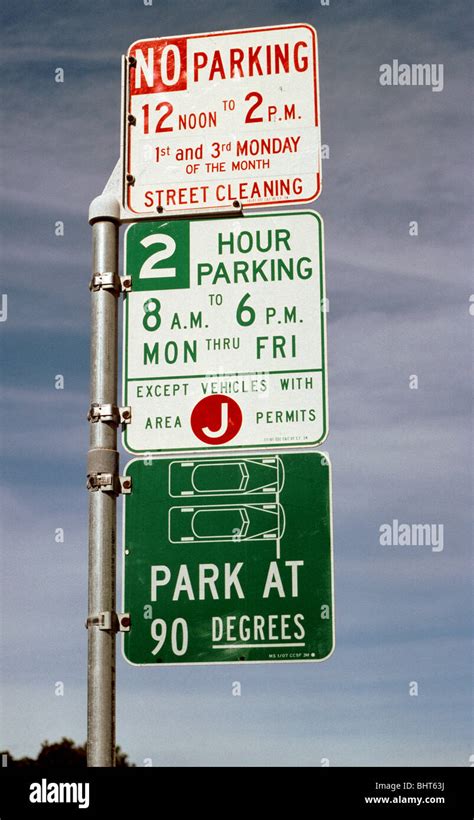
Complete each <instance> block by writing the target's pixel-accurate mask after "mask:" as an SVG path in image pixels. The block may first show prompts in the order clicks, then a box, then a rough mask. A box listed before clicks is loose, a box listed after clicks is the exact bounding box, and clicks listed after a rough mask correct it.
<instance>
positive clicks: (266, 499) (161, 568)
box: [123, 452, 334, 666]
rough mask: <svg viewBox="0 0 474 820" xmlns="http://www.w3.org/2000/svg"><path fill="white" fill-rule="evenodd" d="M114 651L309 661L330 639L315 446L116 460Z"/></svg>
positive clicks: (321, 461)
mask: <svg viewBox="0 0 474 820" xmlns="http://www.w3.org/2000/svg"><path fill="white" fill-rule="evenodd" d="M126 475H127V476H129V477H130V478H131V485H132V491H131V494H130V495H126V496H125V522H124V556H123V560H124V601H123V608H124V611H125V612H126V613H127V614H128V615H129V618H130V630H129V631H128V632H125V633H124V643H123V648H124V654H125V658H126V659H127V660H128V661H129V662H130V663H133V664H137V665H152V666H153V665H156V664H181V663H185V664H190V663H192V664H195V663H205V664H208V663H228V662H239V661H247V662H263V661H267V662H271V661H273V662H279V661H284V662H288V661H293V662H294V661H320V660H323V659H325V658H327V657H328V656H329V655H330V654H331V652H332V650H333V646H334V613H333V606H334V604H333V569H332V544H331V484H330V465H329V462H328V459H327V456H326V455H325V454H324V453H318V452H311V453H293V454H288V453H284V454H280V455H269V456H264V455H242V456H238V457H236V456H233V457H229V456H220V457H212V458H209V457H208V458H204V459H203V458H189V459H186V458H184V459H183V458H179V459H162V458H159V459H151V458H150V459H148V460H146V459H136V460H134V461H131V462H130V463H129V464H128V466H127V468H126Z"/></svg>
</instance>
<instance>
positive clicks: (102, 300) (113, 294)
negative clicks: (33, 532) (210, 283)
mask: <svg viewBox="0 0 474 820" xmlns="http://www.w3.org/2000/svg"><path fill="white" fill-rule="evenodd" d="M119 219H120V211H119V204H118V202H117V200H115V199H114V198H113V197H110V196H101V197H98V198H97V199H95V200H94V201H93V202H92V204H91V209H90V212H89V221H90V222H91V224H92V237H93V250H92V265H93V268H92V274H93V275H92V281H91V285H90V288H91V297H92V298H91V324H92V329H91V377H90V390H91V409H90V412H89V421H90V449H89V456H88V471H87V472H88V485H87V486H88V489H89V491H90V492H89V569H88V586H89V596H88V598H89V601H88V612H89V614H88V618H87V629H88V674H87V683H88V687H87V688H88V702H87V765H88V766H104V767H105V766H107V767H109V766H114V765H115V635H116V632H117V615H116V612H115V585H116V579H115V563H116V557H115V554H116V501H117V493H118V492H120V479H119V475H118V472H119V470H118V463H119V455H118V452H117V426H118V423H119V411H118V408H117V355H118V354H117V347H118V339H117V316H118V304H117V303H118V295H119V292H120V279H119V276H118V234H119Z"/></svg>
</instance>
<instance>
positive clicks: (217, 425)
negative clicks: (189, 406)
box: [191, 395, 242, 444]
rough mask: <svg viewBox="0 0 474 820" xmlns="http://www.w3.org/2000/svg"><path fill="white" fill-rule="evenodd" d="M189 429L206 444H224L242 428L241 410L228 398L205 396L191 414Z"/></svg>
mask: <svg viewBox="0 0 474 820" xmlns="http://www.w3.org/2000/svg"><path fill="white" fill-rule="evenodd" d="M191 427H192V430H193V433H194V435H195V436H197V437H198V439H200V440H201V441H204V442H205V443H206V444H225V443H226V442H227V441H230V440H231V439H233V438H234V437H235V436H236V435H237V433H238V432H239V430H240V428H241V427H242V410H241V409H240V407H239V405H238V404H237V402H236V401H235V400H234V399H231V398H230V396H221V395H215V396H206V397H205V398H204V399H201V401H199V402H198V403H197V404H196V407H195V408H194V410H193V412H192V413H191Z"/></svg>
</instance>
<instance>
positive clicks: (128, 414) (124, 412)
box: [87, 402, 132, 426]
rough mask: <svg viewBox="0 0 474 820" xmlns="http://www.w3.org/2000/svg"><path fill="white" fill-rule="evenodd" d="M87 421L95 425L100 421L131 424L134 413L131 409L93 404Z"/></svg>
mask: <svg viewBox="0 0 474 820" xmlns="http://www.w3.org/2000/svg"><path fill="white" fill-rule="evenodd" d="M87 420H88V421H90V422H92V424H95V423H97V422H99V421H103V422H107V423H109V424H115V425H117V426H118V425H119V424H130V422H131V420H132V411H131V408H130V407H116V406H115V405H114V404H99V403H98V402H95V403H94V404H91V406H90V409H89V413H88V414H87Z"/></svg>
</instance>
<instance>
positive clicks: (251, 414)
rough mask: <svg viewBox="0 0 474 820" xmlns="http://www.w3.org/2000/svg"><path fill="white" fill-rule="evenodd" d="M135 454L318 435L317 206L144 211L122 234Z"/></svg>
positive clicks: (306, 440)
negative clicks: (191, 213) (186, 214)
mask: <svg viewBox="0 0 474 820" xmlns="http://www.w3.org/2000/svg"><path fill="white" fill-rule="evenodd" d="M125 271H126V277H127V278H128V279H130V280H131V283H132V290H131V292H128V293H127V294H126V297H125V301H124V355H123V364H124V378H123V385H124V404H125V406H130V407H131V415H132V419H131V423H130V424H127V425H126V428H125V431H124V438H123V443H124V447H125V449H126V450H128V451H129V452H132V453H159V452H178V451H180V450H181V451H190V450H191V451H195V450H212V449H214V450H217V449H230V448H232V449H239V448H246V449H248V448H249V447H250V448H252V447H253V448H262V447H273V448H275V449H279V448H281V447H301V446H313V445H316V444H319V443H320V442H321V441H323V439H324V438H325V437H326V434H327V409H326V392H327V391H326V361H325V310H326V301H325V289H324V263H323V224H322V220H321V217H320V216H319V215H318V214H317V213H315V212H313V211H307V212H304V211H297V212H289V213H277V214H275V213H273V214H264V215H258V216H248V217H245V218H236V219H231V218H230V219H202V220H199V221H196V220H192V221H190V220H172V221H160V222H153V221H142V222H137V223H134V224H133V225H130V226H129V228H128V229H127V232H126V234H125Z"/></svg>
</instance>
